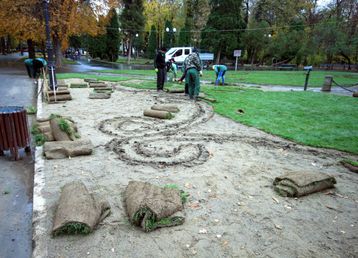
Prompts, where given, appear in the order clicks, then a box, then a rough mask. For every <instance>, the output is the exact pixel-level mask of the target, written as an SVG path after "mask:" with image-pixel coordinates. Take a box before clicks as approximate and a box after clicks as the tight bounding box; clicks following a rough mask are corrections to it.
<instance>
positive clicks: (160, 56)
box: [154, 47, 167, 91]
mask: <svg viewBox="0 0 358 258" xmlns="http://www.w3.org/2000/svg"><path fill="white" fill-rule="evenodd" d="M165 52H167V50H166V48H165V47H162V48H161V49H160V50H159V51H158V53H157V56H156V57H155V62H154V67H155V71H156V73H157V91H161V90H163V89H164V81H165V77H166V64H165Z"/></svg>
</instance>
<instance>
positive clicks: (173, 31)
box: [165, 27, 177, 47]
mask: <svg viewBox="0 0 358 258" xmlns="http://www.w3.org/2000/svg"><path fill="white" fill-rule="evenodd" d="M165 31H166V32H167V33H168V34H169V44H170V46H169V47H172V44H173V39H174V33H175V32H177V29H176V28H172V29H170V28H169V27H166V29H165Z"/></svg>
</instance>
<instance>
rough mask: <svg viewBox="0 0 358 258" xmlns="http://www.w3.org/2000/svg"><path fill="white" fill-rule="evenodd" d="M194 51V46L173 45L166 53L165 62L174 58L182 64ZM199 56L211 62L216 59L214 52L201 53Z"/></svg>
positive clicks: (204, 60)
mask: <svg viewBox="0 0 358 258" xmlns="http://www.w3.org/2000/svg"><path fill="white" fill-rule="evenodd" d="M192 52H193V47H172V48H171V49H169V50H168V51H167V52H166V53H165V62H168V61H169V60H170V59H172V58H174V61H175V62H176V63H179V64H182V63H183V62H184V60H185V58H186V57H187V56H188V55H190V54H191V53H192ZM199 57H200V59H201V60H202V61H203V62H211V61H213V60H214V54H213V53H199Z"/></svg>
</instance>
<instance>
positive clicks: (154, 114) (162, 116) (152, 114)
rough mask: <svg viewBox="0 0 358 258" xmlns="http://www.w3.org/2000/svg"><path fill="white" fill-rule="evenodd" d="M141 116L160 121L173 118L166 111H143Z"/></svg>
mask: <svg viewBox="0 0 358 258" xmlns="http://www.w3.org/2000/svg"><path fill="white" fill-rule="evenodd" d="M143 115H144V116H150V117H154V118H160V119H171V118H173V114H172V113H170V112H168V111H160V110H152V109H147V110H144V112H143Z"/></svg>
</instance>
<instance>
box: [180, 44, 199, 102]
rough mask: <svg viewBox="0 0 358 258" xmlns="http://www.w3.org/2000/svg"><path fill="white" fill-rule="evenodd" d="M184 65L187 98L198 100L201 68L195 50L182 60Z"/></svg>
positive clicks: (197, 53)
mask: <svg viewBox="0 0 358 258" xmlns="http://www.w3.org/2000/svg"><path fill="white" fill-rule="evenodd" d="M184 63H185V71H186V75H185V83H188V86H189V87H188V88H189V97H190V99H192V100H198V97H199V92H200V78H199V75H200V76H202V74H203V72H202V66H201V60H200V57H199V52H198V50H197V49H196V48H194V49H193V50H192V53H191V54H190V55H188V56H187V58H185V60H184Z"/></svg>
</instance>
